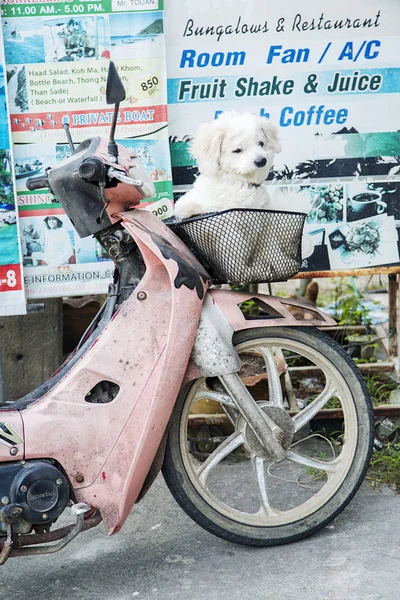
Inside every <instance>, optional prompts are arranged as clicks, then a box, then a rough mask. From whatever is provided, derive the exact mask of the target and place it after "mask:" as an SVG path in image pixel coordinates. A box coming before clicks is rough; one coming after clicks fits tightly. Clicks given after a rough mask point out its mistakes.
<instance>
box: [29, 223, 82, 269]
mask: <svg viewBox="0 0 400 600" xmlns="http://www.w3.org/2000/svg"><path fill="white" fill-rule="evenodd" d="M20 223H21V225H20V227H21V245H22V256H23V264H24V266H29V267H41V266H46V265H48V266H51V267H58V266H62V265H69V264H75V263H76V253H75V247H74V243H75V238H74V228H73V227H72V224H71V222H70V221H69V219H68V218H67V217H66V216H65V215H63V214H57V215H47V216H43V217H36V216H35V217H22V218H21V219H20Z"/></svg>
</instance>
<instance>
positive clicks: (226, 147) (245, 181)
mask: <svg viewBox="0 0 400 600" xmlns="http://www.w3.org/2000/svg"><path fill="white" fill-rule="evenodd" d="M239 150H240V152H239ZM280 151H281V144H280V141H279V136H278V129H277V127H276V126H275V125H274V124H273V123H271V121H269V120H268V119H266V118H265V117H257V116H256V115H253V114H252V113H248V112H245V113H238V112H235V111H226V112H223V113H221V115H220V116H219V117H218V118H217V119H215V120H214V121H211V122H207V123H203V124H202V125H200V127H199V129H198V131H197V133H196V135H195V137H194V140H193V143H192V149H191V152H192V155H193V157H194V158H195V159H196V161H197V164H198V167H199V171H200V175H199V176H198V177H197V178H196V181H195V183H194V185H193V188H192V189H191V190H190V191H189V192H187V193H186V194H185V195H184V196H182V197H181V198H180V199H179V200H178V202H177V203H176V205H175V215H176V216H177V217H178V218H181V219H185V218H189V217H191V216H193V215H199V214H203V213H208V212H215V211H222V210H228V209H233V208H263V209H270V210H286V211H292V212H305V213H307V212H308V211H309V199H308V197H307V196H305V195H303V194H296V193H293V192H287V191H282V190H280V189H279V188H275V186H267V185H265V184H264V181H265V179H266V178H267V176H268V173H269V171H270V169H271V166H272V161H273V158H274V155H275V154H276V153H277V152H280ZM257 163H258V165H259V166H257Z"/></svg>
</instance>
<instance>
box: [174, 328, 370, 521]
mask: <svg viewBox="0 0 400 600" xmlns="http://www.w3.org/2000/svg"><path fill="white" fill-rule="evenodd" d="M236 350H237V351H238V353H239V355H241V356H242V357H244V356H255V357H257V359H258V360H260V357H261V358H262V360H263V361H264V364H265V372H266V375H267V377H268V379H267V381H266V382H265V387H266V388H267V389H268V399H267V400H259V401H258V402H259V404H260V406H261V407H265V410H266V411H267V410H271V407H273V408H274V410H275V411H276V410H277V409H281V410H285V411H287V412H289V404H291V407H292V408H293V393H296V391H298V390H297V387H298V388H299V389H300V384H299V378H298V372H297V368H296V367H293V366H290V365H291V364H295V361H294V362H293V357H294V358H295V360H297V359H298V357H299V358H300V360H302V361H305V362H306V363H307V364H308V365H309V367H306V371H307V368H308V369H309V368H310V366H311V370H313V369H314V371H317V372H318V378H319V379H320V380H321V382H322V383H321V386H323V389H322V390H321V391H320V392H319V393H317V394H315V397H313V398H311V400H309V401H308V403H307V404H306V405H305V406H304V407H303V408H301V409H299V411H298V412H297V413H296V414H293V411H292V415H291V420H292V423H293V426H294V430H295V435H296V437H295V438H294V440H293V442H292V444H291V445H290V447H289V448H288V449H287V451H286V458H285V459H284V461H282V462H281V463H276V462H275V463H274V462H273V461H272V460H268V459H266V458H265V456H264V457H263V456H262V455H261V453H257V451H256V450H255V447H254V445H253V446H251V445H249V444H246V431H245V423H244V421H243V418H242V417H240V418H239V416H238V413H237V412H236V411H235V409H234V405H233V403H232V399H231V398H230V397H229V396H228V394H227V393H226V392H225V393H224V392H221V391H213V390H210V389H209V387H208V386H207V383H206V381H205V379H198V380H197V381H196V382H195V383H194V385H193V386H192V388H191V390H190V392H189V394H188V396H187V398H186V401H185V405H184V408H183V411H182V415H181V421H180V432H179V439H180V448H181V453H182V459H183V463H184V466H185V469H186V471H187V474H188V476H189V479H190V481H191V483H192V485H193V486H194V488H195V489H196V491H197V492H198V494H199V495H200V496H201V498H202V499H203V500H204V501H205V502H207V504H209V505H210V506H211V507H212V508H214V509H215V510H216V511H217V512H218V513H220V514H221V515H223V516H225V517H227V518H229V519H231V520H233V521H236V522H238V523H242V524H244V525H252V526H256V527H274V526H282V525H288V524H291V523H294V522H296V521H299V520H301V519H304V518H306V517H308V516H310V515H312V514H313V513H315V512H316V511H317V510H319V509H320V508H322V507H323V506H324V505H325V504H326V503H327V502H329V500H330V499H331V498H332V497H333V496H334V495H335V494H336V492H337V491H338V490H339V488H340V487H341V485H342V484H343V481H344V480H345V478H346V475H347V473H348V472H349V470H350V468H351V465H352V462H353V459H354V456H355V451H356V446H357V439H358V422H357V413H356V408H355V404H354V400H353V397H352V394H351V390H350V388H349V386H348V384H347V382H346V380H345V379H344V377H343V375H342V374H341V373H340V372H339V370H338V369H337V368H336V367H335V366H334V365H333V364H332V363H331V362H330V361H329V360H328V359H327V358H326V357H325V356H323V355H322V354H320V353H319V352H318V350H317V349H314V348H312V347H310V346H308V345H305V344H303V343H301V342H298V341H294V340H290V339H282V338H259V339H255V340H252V341H249V342H243V343H241V344H239V345H238V346H237V347H236ZM282 357H287V358H285V362H286V364H287V365H288V369H287V373H285V374H284V375H282V374H281V373H280V372H279V369H278V367H277V363H278V364H279V360H280V361H281V364H282ZM300 371H301V368H300ZM301 372H302V371H301ZM288 377H289V379H290V382H288V386H289V383H290V385H292V382H293V378H294V379H295V380H296V382H297V383H296V385H295V386H294V390H293V389H292V393H291V398H290V401H289V400H288V396H289V393H288V389H286V392H285V394H284V393H283V385H282V383H283V381H286V382H287V378H288ZM306 379H307V378H306ZM296 386H297V387H296ZM292 387H293V386H292ZM250 389H251V388H250ZM201 399H204V400H206V401H210V400H211V401H213V402H219V404H220V407H221V410H220V411H219V412H221V413H223V412H224V413H226V414H228V415H229V418H230V421H231V422H232V425H231V428H232V429H233V431H232V432H231V433H230V434H229V435H227V436H226V438H225V439H224V441H223V442H222V443H220V444H219V445H218V446H217V448H216V449H215V450H214V451H213V452H212V453H211V455H210V456H209V457H208V458H207V460H206V461H205V462H204V463H199V462H198V461H197V460H196V459H194V458H193V456H192V454H191V452H190V449H189V444H188V427H190V424H191V423H193V418H192V417H193V415H191V412H192V411H193V409H194V407H195V406H196V404H197V403H198V402H199V400H201ZM333 400H334V401H335V402H340V405H341V409H342V411H343V425H344V434H343V435H341V436H339V438H338V439H340V442H341V443H340V444H338V442H337V440H336V441H335V440H333V439H329V437H327V436H324V435H322V434H321V433H315V432H314V433H311V434H310V432H309V431H307V428H308V426H309V424H310V421H311V420H312V419H313V418H314V417H315V416H316V415H317V413H318V412H319V410H321V409H322V408H324V407H326V405H327V404H328V402H331V401H333ZM299 403H300V404H301V399H299V398H297V404H299ZM271 414H273V411H272V413H271ZM311 440H313V441H312V442H311ZM316 441H318V443H316ZM306 442H307V444H306ZM321 444H323V445H324V447H327V448H330V449H331V450H332V454H330V456H327V457H322V458H321V455H322V452H321V450H320V447H321ZM304 448H306V450H305V451H304ZM238 451H243V453H244V455H245V456H244V457H243V456H242V457H241V460H236V458H237V457H235V453H237V452H238ZM314 452H315V453H316V454H317V456H313V453H314ZM233 459H235V460H233ZM244 463H247V467H246V468H247V473H246V479H244V476H243V473H244V467H243V464H244ZM284 463H286V464H288V465H289V468H288V469H286V467H285V465H284ZM234 465H236V467H237V468H238V465H242V466H240V467H239V469H240V470H241V474H240V477H239V479H237V480H236V484H237V485H238V486H240V485H242V487H243V486H245V487H246V483H245V481H248V480H252V482H253V483H252V487H251V491H250V487H248V488H247V491H248V494H250V493H251V494H252V498H251V504H252V508H249V506H248V504H249V502H250V496H249V495H248V497H247V491H245V493H243V492H242V491H241V492H240V494H241V496H243V498H241V499H240V501H239V500H237V499H235V500H234V501H233V500H232V501H230V496H229V493H228V491H227V490H226V489H221V485H220V484H219V483H218V474H217V470H218V469H219V472H220V473H221V468H222V470H225V471H226V470H227V466H228V467H229V468H230V469H231V467H232V466H234ZM293 465H295V466H296V469H298V470H299V473H300V475H297V476H295V475H292V473H293V472H294V467H293ZM285 469H286V471H287V473H289V475H288V474H286V473H285ZM230 472H231V473H232V474H233V469H231V471H230ZM242 472H243V473H242ZM283 473H285V474H284V476H282V474H283ZM296 477H297V478H296ZM212 479H215V480H216V484H215V485H214V484H213V485H210V481H211V480H212ZM223 479H224V481H226V477H223ZM228 479H229V482H230V483H231V482H232V481H233V485H235V477H228ZM278 481H280V482H284V484H285V487H284V488H283V486H282V484H280V485H281V488H282V489H280V490H278V487H279V486H278V483H277V482H278ZM271 482H273V485H272V484H271ZM271 485H272V487H271ZM292 486H300V487H302V488H303V490H304V489H307V490H308V492H307V493H304V492H302V493H301V494H299V493H298V491H296V490H295V488H294V487H292ZM224 487H226V486H225V485H224ZM272 489H273V493H271V490H272ZM218 490H220V491H221V493H217V492H218ZM293 490H295V491H296V493H293ZM240 494H239V495H240ZM237 495H238V490H237V489H236V490H235V489H233V493H232V495H231V496H232V498H234V497H235V496H237ZM281 496H282V497H281ZM297 496H298V498H299V504H298V505H295V502H296V498H295V497H297ZM242 500H243V502H242ZM256 505H258V507H257V506H256ZM243 506H244V508H243Z"/></svg>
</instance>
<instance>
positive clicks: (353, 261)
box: [326, 214, 399, 270]
mask: <svg viewBox="0 0 400 600" xmlns="http://www.w3.org/2000/svg"><path fill="white" fill-rule="evenodd" d="M326 234H327V238H328V253H329V259H330V264H331V269H332V270H342V269H358V268H363V267H372V266H378V265H385V264H391V263H395V262H398V261H399V250H398V243H397V242H398V234H397V230H396V224H395V220H394V218H393V217H388V216H387V215H386V214H383V215H379V216H375V217H370V218H368V219H362V220H359V221H356V222H353V223H344V224H342V225H339V226H337V227H336V226H334V225H330V226H326Z"/></svg>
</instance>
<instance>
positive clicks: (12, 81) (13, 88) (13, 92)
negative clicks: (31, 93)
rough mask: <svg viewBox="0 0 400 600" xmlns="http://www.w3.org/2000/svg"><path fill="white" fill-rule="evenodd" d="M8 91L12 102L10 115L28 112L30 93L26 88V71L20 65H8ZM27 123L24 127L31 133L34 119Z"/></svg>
mask: <svg viewBox="0 0 400 600" xmlns="http://www.w3.org/2000/svg"><path fill="white" fill-rule="evenodd" d="M7 90H8V98H9V102H10V104H9V110H10V113H17V114H19V113H24V112H27V110H28V108H29V105H28V92H27V88H26V71H25V67H24V66H22V67H21V66H18V65H7ZM25 121H26V119H25ZM25 121H24V123H23V127H24V128H27V130H28V131H29V129H31V128H32V126H31V125H30V122H31V121H32V119H30V120H28V122H25ZM18 122H19V121H18ZM14 124H15V120H14Z"/></svg>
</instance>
